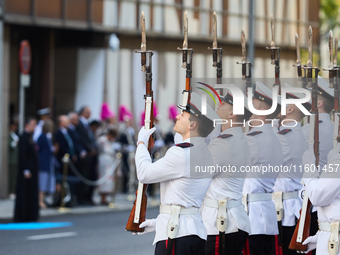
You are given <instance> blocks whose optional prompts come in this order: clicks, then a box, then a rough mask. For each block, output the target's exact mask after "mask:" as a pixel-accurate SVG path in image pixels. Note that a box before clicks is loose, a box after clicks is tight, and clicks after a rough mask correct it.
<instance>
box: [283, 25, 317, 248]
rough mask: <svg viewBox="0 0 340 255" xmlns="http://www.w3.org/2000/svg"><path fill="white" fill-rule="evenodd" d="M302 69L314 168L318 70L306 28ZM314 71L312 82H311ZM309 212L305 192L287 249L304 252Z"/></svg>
mask: <svg viewBox="0 0 340 255" xmlns="http://www.w3.org/2000/svg"><path fill="white" fill-rule="evenodd" d="M302 68H303V69H305V70H306V71H307V77H306V82H307V89H311V90H312V110H311V116H310V125H309V139H308V144H309V147H310V148H311V147H313V149H314V155H315V166H316V167H319V113H318V106H317V104H318V102H317V96H318V73H319V68H318V67H313V31H312V27H309V28H308V61H307V66H303V67H302ZM313 71H314V77H315V79H314V81H313ZM311 210H312V203H311V202H310V200H309V198H308V194H307V191H305V195H304V198H303V204H302V209H301V211H300V219H299V221H298V223H297V225H296V227H295V231H294V234H293V237H292V240H291V241H290V244H289V247H288V248H289V249H291V250H297V251H306V250H307V245H303V244H302V243H303V241H305V240H306V238H307V237H309V230H310V224H311Z"/></svg>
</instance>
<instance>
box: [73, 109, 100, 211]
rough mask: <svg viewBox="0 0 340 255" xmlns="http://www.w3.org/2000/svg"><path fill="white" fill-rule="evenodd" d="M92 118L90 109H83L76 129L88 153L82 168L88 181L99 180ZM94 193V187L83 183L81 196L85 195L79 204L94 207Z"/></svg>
mask: <svg viewBox="0 0 340 255" xmlns="http://www.w3.org/2000/svg"><path fill="white" fill-rule="evenodd" d="M90 116H91V110H90V108H89V107H88V106H84V107H82V108H81V109H80V111H79V124H78V126H77V127H76V130H77V132H78V134H79V139H80V142H81V144H82V146H83V147H84V148H85V150H86V152H87V156H86V158H85V159H84V160H83V164H82V167H81V170H82V174H83V176H84V177H85V178H86V179H89V180H93V181H95V180H96V179H97V171H96V164H97V145H96V140H95V136H94V134H93V132H92V130H91V128H90V126H89V123H88V119H89V118H90ZM93 191H94V187H93V186H88V185H85V184H83V183H81V185H80V194H82V195H83V198H82V199H81V201H79V202H80V203H87V204H90V205H94V203H93V200H92V195H93ZM84 200H85V201H84Z"/></svg>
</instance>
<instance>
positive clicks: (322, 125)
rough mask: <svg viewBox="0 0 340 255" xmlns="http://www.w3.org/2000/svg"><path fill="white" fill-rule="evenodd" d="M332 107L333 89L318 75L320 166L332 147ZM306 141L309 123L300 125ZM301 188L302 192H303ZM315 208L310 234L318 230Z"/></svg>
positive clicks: (322, 165) (314, 209)
mask: <svg viewBox="0 0 340 255" xmlns="http://www.w3.org/2000/svg"><path fill="white" fill-rule="evenodd" d="M333 108H334V89H331V88H329V83H328V82H327V81H326V80H325V79H324V78H322V77H321V76H319V78H318V111H319V142H320V143H319V153H320V156H319V157H320V163H319V164H320V168H321V169H322V168H323V167H324V166H325V165H326V164H327V155H328V153H329V152H330V151H331V149H332V148H333V123H332V121H331V117H330V112H331V111H332V110H333ZM302 131H303V134H304V137H305V139H306V141H308V137H309V123H308V124H306V125H304V126H303V127H302ZM303 189H304V188H303ZM303 189H302V192H303ZM316 210H317V208H316V207H315V206H313V209H312V222H311V230H310V231H311V235H314V234H315V233H316V232H317V231H318V225H317V213H316Z"/></svg>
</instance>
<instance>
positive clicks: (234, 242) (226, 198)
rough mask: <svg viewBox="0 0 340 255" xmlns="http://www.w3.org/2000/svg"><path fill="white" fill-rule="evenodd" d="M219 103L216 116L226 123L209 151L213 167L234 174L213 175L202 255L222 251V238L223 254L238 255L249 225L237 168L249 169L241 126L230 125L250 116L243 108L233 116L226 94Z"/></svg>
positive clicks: (205, 204)
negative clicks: (230, 169)
mask: <svg viewBox="0 0 340 255" xmlns="http://www.w3.org/2000/svg"><path fill="white" fill-rule="evenodd" d="M221 99H222V105H221V106H219V107H218V109H217V114H218V116H219V117H220V118H221V119H223V120H227V121H228V122H227V123H226V124H222V126H221V128H222V129H221V131H222V132H221V133H220V134H219V136H218V137H217V138H216V139H213V140H212V141H211V142H210V144H209V150H210V153H211V156H212V158H213V161H214V165H219V166H220V167H223V166H226V167H228V166H233V167H235V169H236V171H237V172H222V171H220V172H217V171H216V172H215V175H214V177H213V179H212V181H211V184H210V186H209V189H208V191H207V193H206V195H205V198H204V202H203V207H202V218H203V222H204V225H205V227H206V229H207V232H208V239H207V244H206V253H205V254H206V255H210V254H211V255H215V254H217V253H218V251H219V249H222V248H221V247H220V245H221V239H220V238H223V237H224V245H225V246H224V247H225V252H224V254H228V255H240V254H241V252H242V249H243V247H244V245H245V243H246V240H247V237H248V234H249V233H250V222H249V217H248V215H247V213H246V211H245V210H244V206H243V205H242V197H243V185H244V180H245V177H246V173H245V172H244V173H240V172H239V171H240V167H241V166H250V164H251V159H250V150H249V146H248V142H247V138H246V136H245V134H244V133H243V132H242V124H233V122H234V123H235V122H238V123H240V122H241V123H242V122H243V120H245V121H247V120H248V119H249V117H250V115H251V113H250V112H249V110H248V109H247V108H245V115H234V114H233V97H232V95H231V94H230V93H228V94H227V95H226V96H225V97H221ZM245 101H246V100H245ZM217 226H218V227H217ZM221 233H225V235H223V234H221Z"/></svg>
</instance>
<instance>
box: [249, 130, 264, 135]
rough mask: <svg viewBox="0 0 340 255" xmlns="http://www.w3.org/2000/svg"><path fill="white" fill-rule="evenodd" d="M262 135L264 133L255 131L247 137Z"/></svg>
mask: <svg viewBox="0 0 340 255" xmlns="http://www.w3.org/2000/svg"><path fill="white" fill-rule="evenodd" d="M261 133H263V132H262V131H255V132H251V133H249V134H247V135H249V136H255V135H258V134H261Z"/></svg>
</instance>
